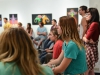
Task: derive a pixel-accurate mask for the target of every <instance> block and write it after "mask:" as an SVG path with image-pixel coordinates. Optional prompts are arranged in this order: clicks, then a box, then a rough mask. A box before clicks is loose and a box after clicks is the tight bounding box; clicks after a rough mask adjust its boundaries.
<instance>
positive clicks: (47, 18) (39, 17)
mask: <svg viewBox="0 0 100 75" xmlns="http://www.w3.org/2000/svg"><path fill="white" fill-rule="evenodd" d="M51 21H52V14H32V24H33V25H38V23H39V22H43V23H44V25H50V24H51Z"/></svg>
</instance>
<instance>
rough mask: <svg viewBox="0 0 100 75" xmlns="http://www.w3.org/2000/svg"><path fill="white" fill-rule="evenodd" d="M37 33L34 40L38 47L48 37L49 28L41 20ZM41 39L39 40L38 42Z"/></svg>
mask: <svg viewBox="0 0 100 75" xmlns="http://www.w3.org/2000/svg"><path fill="white" fill-rule="evenodd" d="M37 35H38V37H36V38H35V39H34V40H33V42H34V43H35V44H36V45H37V48H39V47H40V46H41V44H42V42H43V41H44V40H45V39H46V37H47V29H46V28H45V27H44V24H43V23H42V22H39V27H38V28H37ZM36 41H39V42H36Z"/></svg>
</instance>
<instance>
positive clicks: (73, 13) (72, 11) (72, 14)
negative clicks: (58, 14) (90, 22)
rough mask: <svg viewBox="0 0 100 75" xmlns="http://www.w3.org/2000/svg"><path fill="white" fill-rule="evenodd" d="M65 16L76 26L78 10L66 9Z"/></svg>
mask: <svg viewBox="0 0 100 75" xmlns="http://www.w3.org/2000/svg"><path fill="white" fill-rule="evenodd" d="M67 15H68V16H71V17H73V18H74V19H75V21H76V24H77V25H78V8H67Z"/></svg>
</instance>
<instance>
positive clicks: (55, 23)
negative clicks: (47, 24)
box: [44, 19, 57, 49]
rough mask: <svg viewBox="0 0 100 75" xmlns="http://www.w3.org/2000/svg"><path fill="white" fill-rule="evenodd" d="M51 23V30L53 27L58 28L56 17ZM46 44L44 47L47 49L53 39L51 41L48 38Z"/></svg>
mask: <svg viewBox="0 0 100 75" xmlns="http://www.w3.org/2000/svg"><path fill="white" fill-rule="evenodd" d="M51 23H52V27H51V29H50V31H51V30H52V29H56V28H57V21H56V20H55V19H53V20H52V21H51ZM45 42H46V43H45V44H44V49H46V47H47V48H48V47H49V46H50V44H51V43H52V42H53V41H51V40H50V38H47V39H46V40H45Z"/></svg>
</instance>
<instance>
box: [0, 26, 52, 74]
mask: <svg viewBox="0 0 100 75" xmlns="http://www.w3.org/2000/svg"><path fill="white" fill-rule="evenodd" d="M37 57H38V53H37V50H35V48H34V46H33V43H32V41H31V39H30V38H29V36H28V34H27V33H26V32H25V30H23V29H22V28H8V29H6V30H4V32H3V33H2V34H1V35H0V75H53V73H52V70H51V69H50V68H49V67H43V66H41V65H40V64H39V60H38V58H37Z"/></svg>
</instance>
